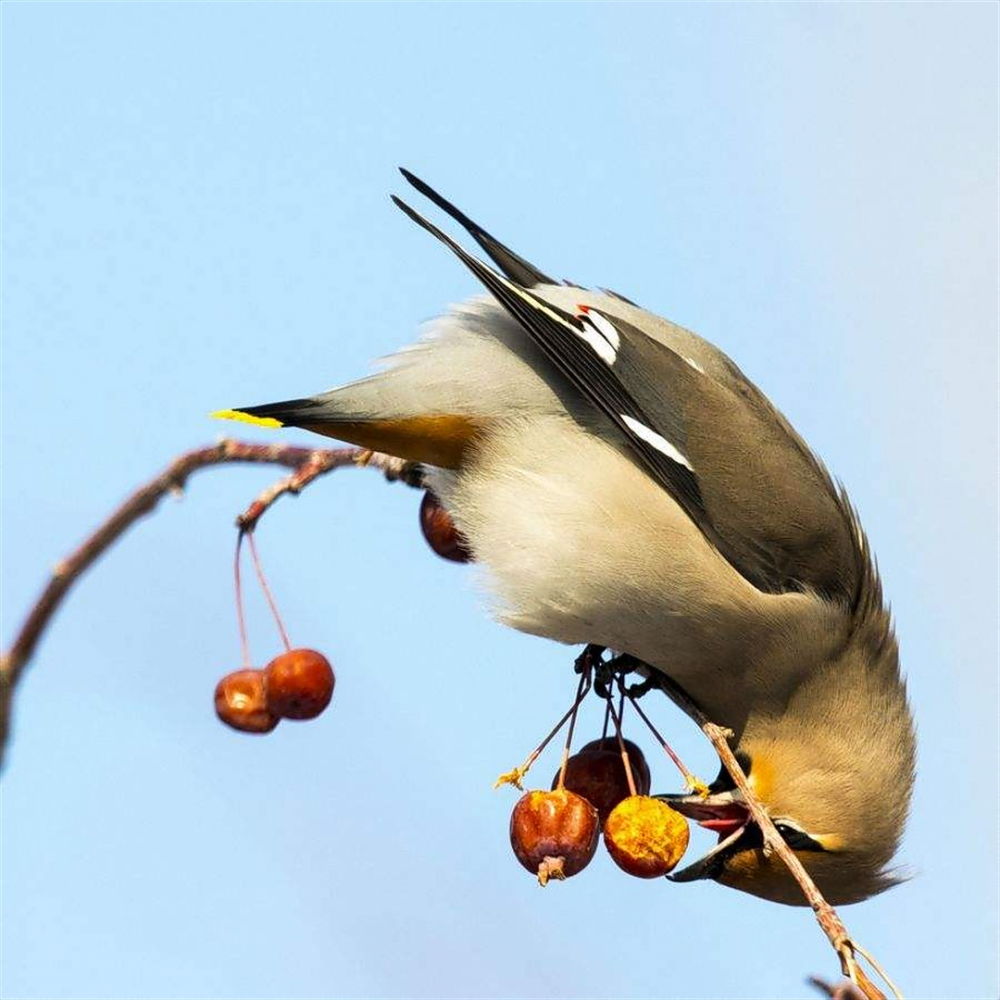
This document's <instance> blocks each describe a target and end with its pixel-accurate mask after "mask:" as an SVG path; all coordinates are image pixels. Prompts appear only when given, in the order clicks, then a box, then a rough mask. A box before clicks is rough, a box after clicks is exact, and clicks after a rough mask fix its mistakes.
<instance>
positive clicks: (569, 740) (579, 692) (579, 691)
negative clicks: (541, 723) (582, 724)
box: [556, 672, 589, 791]
mask: <svg viewBox="0 0 1000 1000" xmlns="http://www.w3.org/2000/svg"><path fill="white" fill-rule="evenodd" d="M588 677H589V672H588V673H583V674H580V683H579V684H577V686H576V701H575V702H573V707H572V709H570V711H571V712H572V713H573V714H572V716H571V717H570V720H569V732H568V733H567V734H566V745H565V746H564V747H563V752H562V765H561V766H560V768H559V783H558V784H557V785H556V788H558V789H559V790H560V791H561V790H562V787H563V785H564V784H565V783H566V768H567V767H568V766H569V748H570V746H572V744H573V730H574V729H575V728H576V716H577V713H578V712H579V710H580V702H581V701H583V696H584V693H585V692H584V690H583V686H584V684H585V683H586V682H587V679H588Z"/></svg>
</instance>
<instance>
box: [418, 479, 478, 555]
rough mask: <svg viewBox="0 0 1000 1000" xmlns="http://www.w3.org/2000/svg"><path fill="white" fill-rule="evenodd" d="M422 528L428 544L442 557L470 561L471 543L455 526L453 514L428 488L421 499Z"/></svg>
mask: <svg viewBox="0 0 1000 1000" xmlns="http://www.w3.org/2000/svg"><path fill="white" fill-rule="evenodd" d="M420 530H421V531H422V532H423V533H424V538H426V539H427V544H428V545H429V546H430V547H431V548H432V549H433V550H434V551H435V552H436V553H437V554H438V555H439V556H441V558H442V559H450V560H451V561H452V562H468V561H469V560H470V559H471V558H472V554H471V552H470V551H469V543H468V542H467V541H466V540H465V538H464V537H463V535H462V533H461V532H460V531H459V530H458V528H456V527H455V522H454V521H453V520H452V519H451V514H449V513H448V511H446V510H445V509H444V507H442V506H441V503H440V501H439V500H438V498H437V497H436V496H434V494H433V493H431V492H430V490H428V491H427V492H426V493H425V494H424V498H423V500H421V501H420Z"/></svg>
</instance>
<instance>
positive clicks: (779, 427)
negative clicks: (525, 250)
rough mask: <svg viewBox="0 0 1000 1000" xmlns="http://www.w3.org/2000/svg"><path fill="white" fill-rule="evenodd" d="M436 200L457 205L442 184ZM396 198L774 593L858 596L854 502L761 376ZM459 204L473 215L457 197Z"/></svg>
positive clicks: (712, 537)
mask: <svg viewBox="0 0 1000 1000" xmlns="http://www.w3.org/2000/svg"><path fill="white" fill-rule="evenodd" d="M408 179H409V180H410V181H411V183H414V186H417V187H419V189H420V190H421V191H423V192H425V193H427V192H429V191H430V190H431V189H430V188H428V187H427V185H425V184H423V183H422V182H417V181H416V179H415V178H412V177H409V176H408ZM432 200H434V201H435V203H436V204H439V205H442V203H443V205H447V204H448V203H447V202H445V201H444V199H443V198H441V197H440V195H437V194H436V193H434V194H433V198H432ZM393 201H394V202H395V203H396V204H397V205H398V206H399V208H401V209H402V210H403V211H404V212H405V213H406V214H407V215H408V216H409V217H410V218H411V219H413V220H414V221H415V222H416V223H417V224H418V225H420V226H422V227H423V228H424V229H426V230H427V231H428V232H430V233H432V234H433V235H434V236H435V237H436V238H437V239H439V240H440V241H441V242H442V243H444V244H445V245H446V246H447V247H449V249H451V250H452V251H453V252H454V253H455V254H456V255H457V256H458V257H459V259H460V260H461V261H462V262H463V263H464V264H465V265H466V266H467V267H468V268H469V269H470V270H471V271H472V272H473V274H475V275H476V277H477V278H479V280H480V281H481V282H482V283H483V284H484V285H485V286H486V288H487V289H488V290H489V291H490V292H491V293H492V294H493V296H494V297H495V298H496V299H497V301H498V302H499V303H500V304H501V305H502V306H503V307H504V308H505V309H506V310H507V311H508V312H509V313H510V315H511V316H512V317H513V318H514V319H515V320H516V321H517V322H518V323H519V324H520V325H521V327H522V328H523V329H524V330H525V332H526V333H527V334H528V336H529V337H530V338H531V340H532V341H533V342H534V343H535V344H536V345H537V346H538V347H539V348H540V350H541V351H542V352H543V353H544V354H545V356H546V357H548V358H549V360H550V361H551V362H552V363H553V364H554V365H555V367H556V368H557V369H558V370H559V371H560V372H561V373H562V374H563V375H564V376H565V377H566V379H567V380H568V381H569V382H570V384H571V385H573V386H574V387H575V388H576V390H577V391H578V392H579V393H580V395H581V396H582V397H583V398H584V399H586V400H587V401H589V402H590V403H591V405H593V406H595V407H596V408H597V409H598V410H599V411H600V412H601V413H603V414H604V415H605V416H606V417H607V418H608V419H609V420H611V422H612V423H613V424H615V425H616V426H617V427H618V428H619V429H620V431H621V432H622V434H623V435H624V437H625V439H626V441H627V442H628V444H629V446H630V448H631V451H632V453H633V455H634V457H635V458H636V460H637V461H638V462H640V464H641V465H642V466H643V467H644V468H645V469H646V471H647V472H648V473H649V475H651V476H652V477H653V478H654V479H655V480H656V481H657V482H659V484H660V485H661V486H662V487H663V488H664V489H665V490H667V492H668V493H669V494H670V495H671V496H672V497H673V499H674V500H675V501H676V502H677V503H678V504H679V505H680V506H681V507H682V508H683V510H684V511H685V512H686V513H687V515H688V516H689V517H690V518H691V520H692V521H693V522H694V523H695V525H697V527H698V528H699V530H700V531H701V532H702V533H703V534H704V535H705V537H706V538H707V539H708V540H709V541H710V542H711V543H712V544H713V545H714V546H715V547H716V548H717V549H718V550H719V552H720V553H721V554H722V555H723V556H724V557H725V558H726V559H727V560H728V561H729V562H730V563H731V564H732V565H733V566H734V567H735V568H736V569H737V570H738V571H739V572H740V573H741V574H742V575H743V576H744V577H745V578H746V579H748V580H749V581H750V582H752V583H753V584H754V585H755V586H757V587H759V588H760V589H762V590H766V591H769V592H773V593H780V592H784V591H788V590H800V589H803V588H809V589H812V590H815V591H818V592H820V593H823V594H828V595H830V596H836V597H843V598H844V599H846V600H853V599H854V592H855V590H856V588H857V586H858V583H857V581H858V577H859V565H858V557H857V548H858V546H857V544H856V539H855V533H854V531H853V520H852V518H851V516H850V511H849V508H846V507H845V504H844V503H843V502H842V500H841V497H840V496H839V494H838V493H837V490H836V488H835V487H834V486H833V484H832V482H831V480H830V478H829V476H828V475H827V474H826V472H825V470H824V469H823V467H822V466H821V465H820V463H819V462H818V461H817V460H816V459H815V457H814V456H813V455H812V453H811V452H810V451H809V449H808V448H807V447H806V446H805V445H804V444H803V443H802V441H801V439H800V438H798V436H797V435H796V434H795V433H794V431H792V430H791V428H790V427H789V426H788V424H787V422H786V421H785V420H784V418H782V417H781V415H780V414H779V413H777V411H776V410H774V408H773V407H772V406H771V405H770V403H769V402H768V401H767V399H766V398H765V397H764V395H763V394H762V393H760V391H759V390H756V388H755V387H753V386H752V384H751V383H749V382H747V381H746V380H745V379H743V380H742V381H740V382H738V383H736V387H735V389H734V388H733V387H732V386H729V385H724V384H722V383H720V382H719V381H717V380H716V379H714V378H712V377H710V376H709V375H706V374H705V372H703V371H702V370H701V369H700V367H699V366H698V365H697V364H696V363H694V362H692V361H691V360H689V359H686V358H685V357H682V356H681V355H680V354H679V353H677V352H676V351H674V350H673V349H671V348H670V347H669V346H667V345H665V344H664V343H663V342H662V341H660V340H658V339H654V338H653V337H651V336H647V335H646V334H645V333H644V332H643V331H642V330H641V329H640V328H639V327H638V326H636V325H635V324H633V323H630V322H627V321H625V320H623V319H621V318H620V317H610V316H609V315H607V314H605V312H604V311H603V310H601V309H599V308H595V307H593V306H587V305H582V304H581V305H579V306H578V307H577V308H576V309H575V310H574V311H570V310H567V309H566V308H563V307H561V306H559V305H556V304H554V303H553V302H551V301H546V299H545V298H543V295H544V290H543V289H538V291H537V292H535V291H532V290H529V289H527V288H525V287H523V286H522V285H521V284H520V283H519V282H518V281H516V280H515V279H513V278H512V277H510V276H505V275H501V274H498V273H497V272H495V271H494V270H493V269H492V268H490V267H489V266H488V265H486V264H484V263H483V262H482V261H480V260H478V259H477V258H476V257H474V256H473V255H472V254H470V253H468V251H466V250H465V249H464V248H463V247H462V246H461V245H459V244H458V243H457V242H456V241H455V240H453V239H451V237H449V236H448V235H447V234H445V233H443V232H442V231H441V230H440V229H439V228H438V227H437V226H435V225H434V224H433V223H431V222H430V221H428V220H427V219H425V218H424V217H423V216H422V215H420V214H419V213H418V212H417V211H415V210H414V209H413V208H411V207H410V206H409V205H407V204H406V203H404V202H403V201H401V200H400V199H399V198H396V197H393ZM449 214H451V215H452V216H453V217H454V218H456V219H458V221H460V222H463V220H464V219H465V217H464V216H463V215H462V214H461V213H460V212H458V210H457V209H454V208H453V207H450V208H449ZM464 224H465V222H463V225H464ZM476 231H478V232H481V230H479V229H478V227H476ZM476 231H474V232H473V235H474V236H475V235H476ZM476 238H477V239H478V238H479V237H478V236H477V237H476ZM508 253H509V251H508ZM514 259H516V260H518V261H519V260H520V258H516V257H515V258H514ZM733 367H734V368H735V366H733ZM737 371H738V369H737Z"/></svg>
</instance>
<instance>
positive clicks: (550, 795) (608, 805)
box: [497, 654, 703, 885]
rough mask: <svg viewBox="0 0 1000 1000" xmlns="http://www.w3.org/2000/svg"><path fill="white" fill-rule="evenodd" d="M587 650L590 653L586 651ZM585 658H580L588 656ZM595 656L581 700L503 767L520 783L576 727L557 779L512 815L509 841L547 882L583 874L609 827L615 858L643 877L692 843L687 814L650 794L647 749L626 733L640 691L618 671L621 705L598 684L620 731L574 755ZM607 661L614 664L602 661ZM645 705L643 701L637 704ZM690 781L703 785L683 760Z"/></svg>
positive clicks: (607, 840)
mask: <svg viewBox="0 0 1000 1000" xmlns="http://www.w3.org/2000/svg"><path fill="white" fill-rule="evenodd" d="M586 655H587V654H585V656H586ZM583 659H584V658H581V660H583ZM591 666H592V664H585V666H584V671H585V672H584V675H583V676H582V677H581V680H580V687H579V689H578V691H577V697H576V701H575V702H574V703H573V705H572V707H571V708H570V710H569V711H568V712H567V713H566V714H565V715H564V716H563V718H562V720H561V721H560V722H559V723H558V724H557V725H556V727H555V728H554V729H553V730H552V732H551V733H549V735H548V736H547V737H546V739H545V740H543V741H542V743H541V744H540V745H539V747H538V748H537V749H536V750H534V751H533V752H532V753H531V754H530V755H529V757H528V759H527V760H526V761H525V762H524V764H523V765H521V767H518V768H515V769H514V770H513V771H510V772H508V773H507V774H504V775H501V777H500V779H499V780H498V782H497V784H498V785H500V784H512V785H515V786H516V787H518V788H521V787H522V785H521V779H522V778H523V777H524V775H525V774H526V773H527V771H528V769H529V768H530V767H531V765H532V764H533V763H534V761H535V759H536V758H537V757H538V755H539V754H540V753H541V752H542V750H543V749H544V748H545V746H546V745H547V744H548V743H549V741H550V740H551V739H552V738H553V737H554V736H555V735H556V733H557V732H559V730H560V729H561V728H562V727H563V726H564V725H565V724H566V722H567V721H568V722H569V723H570V727H569V735H568V736H567V739H566V745H565V749H564V750H563V763H562V767H560V769H559V771H558V772H557V773H556V775H555V777H554V778H553V779H552V787H551V790H550V791H542V790H534V791H529V792H526V793H525V794H524V795H523V796H522V797H521V799H520V800H519V801H518V803H517V805H515V806H514V811H513V813H512V814H511V818H510V843H511V847H513V849H514V854H515V855H516V856H517V859H518V861H520V862H521V864H522V865H523V866H524V867H525V868H526V869H527V870H528V871H529V872H531V873H532V874H533V875H535V876H537V878H538V881H539V882H540V883H541V884H542V885H546V884H547V883H548V882H549V880H550V879H553V878H556V879H565V878H568V877H570V876H571V875H576V874H577V872H580V871H582V870H583V869H584V868H586V867H587V865H588V864H590V861H591V860H592V859H593V857H594V854H595V853H596V851H597V844H598V841H599V840H600V839H601V833H602V831H603V840H604V846H605V847H606V848H607V851H608V853H609V854H610V855H611V858H612V860H613V861H614V862H615V864H616V865H617V866H618V867H619V868H621V869H622V870H623V871H625V872H627V873H628V874H629V875H634V876H636V877H637V878H658V877H660V876H663V875H666V874H667V873H668V872H670V871H671V870H673V868H674V867H675V866H676V864H677V862H678V861H680V859H681V858H682V857H683V855H684V852H685V851H686V850H687V845H688V836H689V832H688V824H687V820H686V819H685V818H684V817H683V816H682V815H681V814H680V813H678V812H676V811H675V810H673V809H671V808H670V806H668V805H667V804H666V803H665V802H663V801H662V800H660V799H657V798H654V797H651V796H650V795H649V789H650V773H649V765H648V764H647V762H646V758H645V757H644V755H643V753H642V751H641V750H640V749H639V747H638V746H636V745H635V743H633V742H632V741H631V740H627V739H625V738H624V737H623V736H622V729H621V721H622V710H623V708H624V704H625V700H626V697H629V698H631V701H632V703H633V704H635V700H634V697H633V696H631V695H630V694H629V692H628V690H627V689H626V688H625V686H624V683H623V682H622V679H621V677H620V676H619V677H618V678H617V680H618V684H619V690H620V691H621V701H620V702H619V707H618V709H617V710H616V709H615V707H614V705H613V702H612V697H613V696H612V693H611V691H610V689H609V688H608V687H607V684H606V683H602V684H600V685H597V687H598V688H599V693H600V694H601V696H602V697H603V698H605V699H606V702H607V709H606V713H605V731H607V722H608V720H609V719H613V720H614V725H615V734H614V735H613V736H607V735H605V736H603V737H601V739H598V740H593V741H592V742H590V743H587V744H586V745H585V746H584V747H583V748H582V749H581V750H579V751H578V752H577V753H575V754H573V755H572V756H570V754H569V749H570V745H571V743H572V739H573V729H574V726H575V723H576V714H577V710H578V709H579V706H580V703H581V701H582V700H583V697H584V695H585V694H586V693H587V691H588V690H589V689H590V686H591V681H590V670H591ZM600 667H603V668H605V671H606V668H607V667H608V665H607V664H603V663H601V664H600ZM636 708H637V709H638V706H636ZM638 714H639V715H640V717H641V718H642V719H643V721H644V722H646V723H647V724H648V725H649V726H650V729H651V730H652V731H653V733H654V735H655V736H656V737H657V739H659V740H660V742H661V745H662V746H663V748H664V750H665V751H666V752H667V753H668V754H669V755H670V756H671V757H672V758H673V759H674V760H675V762H677V763H678V764H679V761H676V757H675V755H674V754H673V751H672V750H670V748H669V747H668V746H667V744H666V743H665V742H664V741H663V739H662V737H660V735H659V733H657V732H656V730H655V729H653V727H652V724H651V723H650V722H649V720H648V718H647V717H646V715H645V713H644V712H643V711H642V710H641V709H638ZM679 766H680V767H681V768H682V770H683V772H684V774H685V777H686V778H687V779H688V782H689V785H690V786H691V787H693V788H694V787H703V786H701V783H700V782H698V780H697V779H696V778H694V776H693V775H691V774H690V773H689V772H688V771H687V770H686V769H684V768H683V765H680V764H679Z"/></svg>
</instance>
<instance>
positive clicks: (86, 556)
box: [0, 438, 408, 765]
mask: <svg viewBox="0 0 1000 1000" xmlns="http://www.w3.org/2000/svg"><path fill="white" fill-rule="evenodd" d="M232 462H249V463H257V464H264V465H283V466H286V467H287V468H290V469H293V470H294V472H293V473H292V475H290V476H288V477H287V478H286V479H283V480H281V482H279V483H277V484H276V485H275V486H272V487H270V488H269V489H267V490H265V491H264V493H262V494H261V495H260V497H258V498H257V500H255V501H254V502H253V503H252V504H251V505H250V507H249V508H248V509H247V511H245V512H244V513H243V514H242V515H241V516H240V519H239V521H238V523H239V525H240V527H241V528H242V529H243V530H250V529H252V528H253V526H254V525H256V523H257V521H258V520H259V519H260V517H261V515H262V514H263V513H264V512H265V511H266V510H267V509H268V508H269V507H270V506H271V505H272V504H273V503H274V501H275V500H277V499H278V497H280V496H283V495H284V494H285V493H298V492H299V491H300V490H302V489H303V488H304V487H305V486H306V485H308V483H310V482H312V481H313V480H314V479H316V478H317V477H318V476H321V475H323V474H324V473H326V472H331V471H332V470H333V469H338V468H341V467H343V466H350V465H370V466H371V467H372V468H376V469H379V470H380V471H382V472H384V473H385V474H386V476H387V477H388V478H389V479H401V478H404V479H405V478H406V475H407V469H408V465H407V463H404V462H403V461H402V460H401V459H396V458H391V457H390V456H388V455H379V454H373V453H372V452H370V451H365V450H364V449H362V448H323V449H314V448H301V447H295V446H293V445H287V444H273V445H264V444H249V443H246V442H242V441H233V440H231V439H228V438H226V439H223V440H221V441H219V442H218V444H214V445H210V446H209V447H207V448H197V449H195V450H194V451H189V452H185V453H184V454H183V455H180V456H179V457H178V458H175V459H174V460H173V461H172V462H171V463H170V464H169V465H168V466H167V467H166V468H165V469H164V470H163V471H162V472H161V473H160V474H159V475H158V476H156V477H155V478H154V479H151V480H150V481H149V482H148V483H146V484H145V485H144V486H141V487H140V488H139V489H138V490H136V491H135V492H134V493H133V494H132V495H131V496H130V497H128V499H126V500H125V502H124V503H122V504H121V505H120V506H119V507H118V509H117V510H115V511H114V513H112V514H111V516H110V517H109V518H108V519H107V520H106V521H105V522H104V523H103V524H102V525H101V526H100V527H99V528H98V529H97V530H96V531H95V532H94V533H93V534H92V535H90V537H89V538H87V539H86V541H84V543H83V544H82V545H81V546H80V547H79V548H78V549H76V551H75V552H72V553H71V554H70V555H69V556H67V557H66V558H65V559H63V560H62V561H61V562H60V563H58V564H57V565H56V566H55V568H54V569H53V571H52V576H51V577H50V578H49V581H48V583H47V584H46V585H45V588H44V589H43V590H42V593H41V595H40V596H39V598H38V600H37V601H36V602H35V604H34V606H33V607H32V608H31V610H30V611H29V612H28V615H27V617H26V618H25V620H24V622H23V624H22V625H21V628H20V630H19V631H18V633H17V637H16V638H15V639H14V642H13V644H12V645H11V646H10V648H9V649H8V650H7V651H6V652H5V653H4V654H3V656H2V657H0V765H2V763H3V758H4V750H5V749H6V746H7V738H8V735H9V732H10V714H11V707H12V702H13V697H14V690H15V688H16V687H17V683H18V681H19V680H20V678H21V675H22V673H23V671H24V668H25V667H26V666H27V664H28V662H29V661H30V660H31V657H32V655H33V654H34V652H35V649H36V647H37V646H38V641H39V639H41V637H42V634H43V633H44V632H45V629H46V628H47V627H48V625H49V623H50V622H51V620H52V616H53V615H54V614H55V612H56V611H57V610H58V608H59V606H60V605H61V604H62V602H63V600H64V599H65V598H66V595H67V594H68V593H69V591H70V589H71V588H72V587H73V585H74V584H75V583H76V581H77V580H78V579H79V578H80V577H81V576H82V575H83V574H84V573H85V572H86V571H87V569H89V568H90V567H91V566H92V565H93V564H94V562H96V561H97V559H98V558H99V557H100V556H101V555H102V554H103V553H104V552H105V551H107V549H108V548H109V547H110V546H111V545H113V544H114V543H115V542H116V541H117V540H118V539H119V538H120V537H121V536H122V535H123V534H124V533H125V532H126V531H127V530H128V529H129V528H130V527H131V526H132V525H133V524H135V522H136V521H138V520H139V519H140V518H142V517H144V516H145V515H146V514H149V513H151V512H152V511H153V510H154V509H155V508H156V505H157V504H158V503H159V502H160V500H161V499H162V498H163V497H164V496H165V495H166V494H167V493H173V494H177V493H180V492H181V491H183V489H184V486H185V484H186V482H187V480H188V477H189V476H190V475H191V474H192V473H194V472H197V471H199V470H200V469H206V468H209V467H211V466H215V465H223V464H227V463H232Z"/></svg>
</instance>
